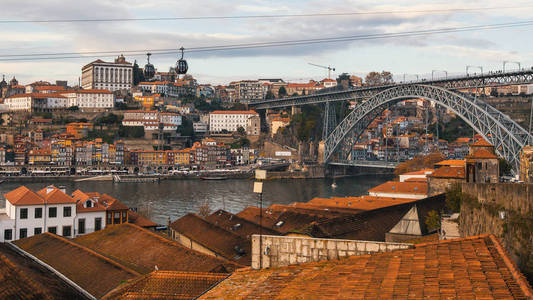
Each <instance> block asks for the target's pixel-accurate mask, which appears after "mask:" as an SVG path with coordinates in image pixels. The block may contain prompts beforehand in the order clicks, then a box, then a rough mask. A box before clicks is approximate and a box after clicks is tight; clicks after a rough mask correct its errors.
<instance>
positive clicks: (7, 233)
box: [4, 229, 13, 241]
mask: <svg viewBox="0 0 533 300" xmlns="http://www.w3.org/2000/svg"><path fill="white" fill-rule="evenodd" d="M12 239H13V231H12V230H11V229H6V230H4V240H6V241H11V240H12Z"/></svg>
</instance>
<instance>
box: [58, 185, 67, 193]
mask: <svg viewBox="0 0 533 300" xmlns="http://www.w3.org/2000/svg"><path fill="white" fill-rule="evenodd" d="M59 190H60V191H62V192H63V193H65V194H66V193H67V188H66V187H65V186H64V185H60V186H59Z"/></svg>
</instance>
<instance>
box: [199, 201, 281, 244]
mask: <svg viewBox="0 0 533 300" xmlns="http://www.w3.org/2000/svg"><path fill="white" fill-rule="evenodd" d="M206 220H207V221H208V222H211V223H213V224H215V225H217V226H219V227H222V228H223V229H225V230H227V231H231V232H233V233H235V234H236V235H238V236H240V237H243V238H245V239H247V240H249V239H250V238H251V236H252V234H259V231H260V230H261V231H262V233H263V234H268V235H279V234H280V233H279V232H278V231H276V230H274V229H270V228H266V227H262V228H261V226H259V224H257V223H254V222H251V221H248V220H246V219H244V218H241V217H239V216H237V215H234V214H232V213H230V212H227V211H225V210H222V209H219V210H217V211H215V212H214V213H212V214H211V215H210V216H208V217H207V218H206Z"/></svg>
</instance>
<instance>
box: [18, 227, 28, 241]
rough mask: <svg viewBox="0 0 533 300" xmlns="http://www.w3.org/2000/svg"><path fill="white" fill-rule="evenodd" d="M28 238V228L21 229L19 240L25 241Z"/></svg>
mask: <svg viewBox="0 0 533 300" xmlns="http://www.w3.org/2000/svg"><path fill="white" fill-rule="evenodd" d="M27 236H28V228H21V229H20V232H19V238H21V239H23V238H25V237H27Z"/></svg>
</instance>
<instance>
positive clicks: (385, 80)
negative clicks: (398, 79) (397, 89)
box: [365, 71, 394, 86]
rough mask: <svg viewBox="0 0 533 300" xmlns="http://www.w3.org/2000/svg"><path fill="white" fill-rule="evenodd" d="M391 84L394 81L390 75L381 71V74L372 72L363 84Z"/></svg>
mask: <svg viewBox="0 0 533 300" xmlns="http://www.w3.org/2000/svg"><path fill="white" fill-rule="evenodd" d="M392 83H394V79H393V78H392V73H391V72H388V71H382V72H381V73H379V72H375V71H372V72H370V73H368V74H367V75H366V77H365V84H366V85H369V86H373V85H383V84H392Z"/></svg>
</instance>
